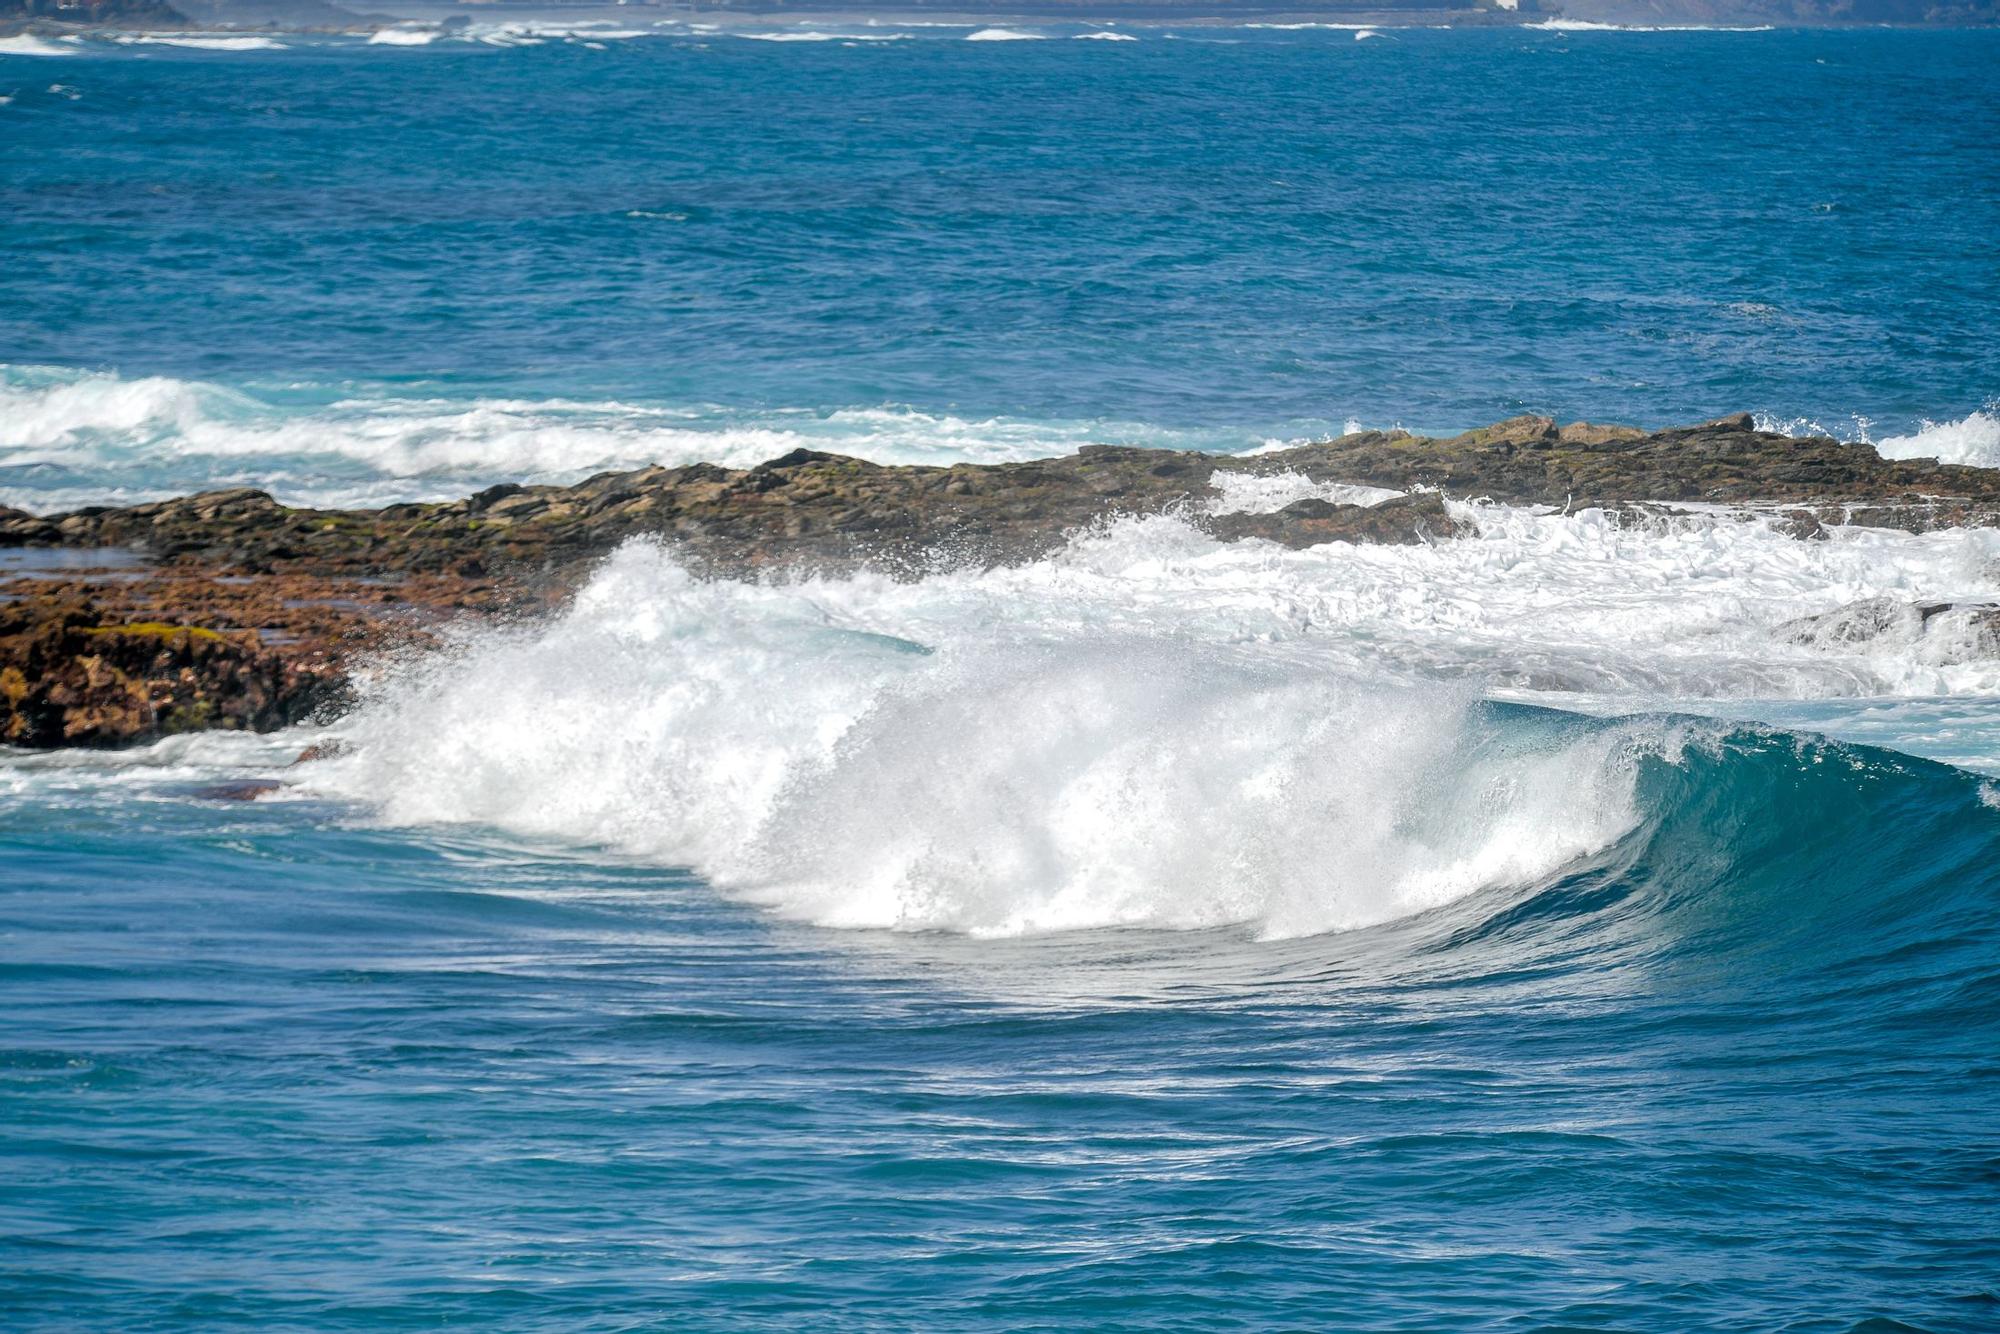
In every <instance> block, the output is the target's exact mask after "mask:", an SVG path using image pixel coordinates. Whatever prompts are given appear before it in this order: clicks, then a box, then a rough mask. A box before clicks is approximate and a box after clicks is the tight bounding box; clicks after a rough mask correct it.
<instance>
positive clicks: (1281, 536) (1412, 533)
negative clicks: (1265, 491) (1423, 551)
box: [1209, 493, 1472, 550]
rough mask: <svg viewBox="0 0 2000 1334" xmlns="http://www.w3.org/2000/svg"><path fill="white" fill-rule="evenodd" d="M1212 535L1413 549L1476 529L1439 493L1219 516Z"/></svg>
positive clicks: (1300, 503) (1298, 545)
mask: <svg viewBox="0 0 2000 1334" xmlns="http://www.w3.org/2000/svg"><path fill="white" fill-rule="evenodd" d="M1209 531H1210V532H1211V533H1213V534H1214V535H1215V536H1217V537H1220V538H1222V539H1223V540H1224V541H1231V542H1233V541H1238V540H1240V539H1242V538H1246V537H1258V538H1263V539H1264V540H1265V541H1267V542H1277V543H1279V544H1280V545H1283V546H1287V547H1291V548H1293V549H1294V550H1298V549H1302V548H1305V547H1315V546H1319V545H1321V544H1322V543H1325V542H1376V543H1382V544H1385V545H1409V544H1412V543H1417V542H1434V541H1442V540H1444V539H1447V538H1453V537H1461V536H1464V535H1466V534H1467V533H1470V532H1471V531H1472V526H1471V525H1470V524H1466V523H1463V522H1461V521H1460V520H1458V519H1455V518H1453V517H1452V516H1451V513H1450V512H1449V511H1448V510H1447V509H1446V508H1445V504H1444V498H1443V497H1442V496H1439V495H1437V494H1435V493H1425V494H1421V495H1414V496H1398V497H1396V498H1395V499H1393V500H1385V501H1383V502H1382V503H1381V504H1379V505H1336V504H1334V503H1332V502H1331V501H1326V500H1317V499H1307V500H1295V501H1293V502H1292V503H1291V504H1289V505H1287V506H1285V507H1284V508H1283V509H1281V510H1278V511H1276V512H1275V513H1271V514H1219V515H1216V516H1215V517H1214V518H1213V519H1211V520H1210V521H1209Z"/></svg>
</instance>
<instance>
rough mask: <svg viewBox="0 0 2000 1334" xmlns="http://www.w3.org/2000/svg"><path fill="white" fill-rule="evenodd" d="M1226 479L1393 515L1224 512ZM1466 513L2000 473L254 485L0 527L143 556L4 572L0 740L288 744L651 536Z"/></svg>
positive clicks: (1425, 469) (1189, 467) (777, 572)
mask: <svg viewBox="0 0 2000 1334" xmlns="http://www.w3.org/2000/svg"><path fill="white" fill-rule="evenodd" d="M1217 473H1239V474H1281V473H1282V474H1293V475H1298V476H1302V477H1304V478H1305V479H1307V480H1308V481H1309V482H1311V483H1316V484H1326V483H1340V484H1363V485H1368V486H1374V487H1383V488H1388V489H1389V490H1392V491H1398V492H1402V493H1404V494H1403V495H1401V496H1399V497H1396V498H1393V499H1390V500H1387V501H1384V502H1383V503H1380V504H1376V505H1372V506H1362V505H1343V504H1337V503H1334V502H1331V501H1326V500H1317V499H1309V500H1300V501H1295V502H1294V503H1292V504H1290V505H1288V506H1286V507H1284V508H1283V509H1280V510H1277V511H1275V512H1273V513H1215V512H1214V511H1215V510H1216V508H1217V507H1218V506H1219V504H1220V502H1221V501H1222V500H1223V499H1224V496H1223V495H1222V493H1221V492H1219V491H1218V490H1217V488H1216V487H1215V486H1214V485H1213V484H1212V480H1211V479H1213V478H1214V477H1215V475H1216V474H1217ZM1479 498H1488V499H1492V500H1498V501H1508V502H1513V503H1517V504H1537V505H1549V506H1557V507H1565V506H1567V507H1583V506H1598V507H1602V508H1605V509H1607V510H1609V511H1611V512H1614V513H1616V514H1619V515H1622V516H1627V517H1629V518H1630V519H1632V520H1635V521H1637V520H1644V521H1649V522H1650V521H1660V520H1668V521H1672V522H1702V521H1706V520H1699V519H1696V518H1693V517H1690V516H1689V514H1688V511H1687V510H1686V508H1685V507H1686V506H1688V505H1691V504H1697V503H1700V504H1707V505H1720V506H1725V507H1729V508H1731V509H1733V510H1735V511H1738V512H1741V513H1746V514H1747V513H1755V514H1759V515H1762V516H1764V517H1766V518H1769V519H1771V520H1773V521H1775V522H1777V523H1778V524H1779V525H1780V526H1781V527H1782V528H1783V530H1784V531H1787V532H1790V533H1792V534H1793V535H1794V536H1797V537H1800V538H1808V539H1809V538H1815V537H1823V536H1824V535H1825V530H1826V526H1827V525H1830V524H1837V523H1862V524H1873V525H1880V526H1889V527H1897V528H1905V529H1909V530H1911V531H1924V530H1926V529H1929V528H1933V527H1939V526H1945V525H1996V524H2000V472H1996V471H1992V470H1987V469H1980V468H1966V467H1953V466H1949V465H1939V464H1938V463H1936V462H1935V461H1934V460H1887V459H1883V458H1880V457H1879V456H1877V455H1876V453H1875V452H1874V451H1873V450H1871V449H1869V448H1867V447H1865V446H1856V445H1845V444H1840V443H1838V442H1836V441H1833V440H1826V439H1811V440H1799V439H1794V438H1792V437H1789V436H1783V435H1776V434H1772V433H1770V432H1765V431H1759V430H1757V429H1756V427H1755V425H1754V423H1753V422H1752V421H1751V420H1750V419H1749V418H1748V417H1732V418H1725V419H1723V420H1721V421H1716V422H1709V423H1706V424H1704V425H1700V426H1693V427H1687V428H1683V429H1679V430H1671V431H1658V432H1652V433H1647V432H1642V431H1637V430H1633V429H1630V428H1626V427H1616V426H1593V425H1589V424H1585V423H1576V424H1572V425H1569V426H1558V425H1557V424H1556V423H1555V422H1553V421H1551V420H1550V419H1548V418H1544V417H1518V418H1514V419H1512V420H1510V421H1505V422H1500V423H1498V424H1496V425H1494V426H1489V427H1485V428H1482V429H1480V430H1477V431H1468V432H1466V433H1464V434H1463V435H1458V436H1453V437H1450V438H1448V439H1428V438H1423V437H1418V436H1413V435H1408V434H1405V433H1402V432H1372V431H1367V432H1360V433H1357V434H1353V435H1348V436H1343V437H1341V438H1340V439H1337V440H1327V441H1321V442H1318V443H1314V444H1307V445H1301V446H1298V447H1296V448H1293V449H1287V450H1282V451H1277V452H1274V453H1268V454H1260V455H1255V456H1249V457H1232V456H1218V455H1208V454H1199V453H1190V452H1173V451H1163V450H1149V449H1136V448H1124V447H1117V446H1094V447H1091V448H1087V449H1084V450H1082V451H1080V452H1079V453H1076V454H1073V455H1070V456H1068V457H1065V458H1056V459H1045V460H1038V461H1034V462H1026V463H1007V464H996V465H975V464H959V465H957V466H954V467H886V466H882V465H878V464H873V463H868V462H864V461H863V460H860V459H853V458H845V457H842V456H840V455H836V454H826V453H820V452H818V451H814V450H805V449H801V450H795V451H793V452H792V453H790V454H787V455H785V456H783V457H782V458H776V459H772V460H771V461H769V462H767V463H763V464H760V465H758V466H757V467H754V468H740V469H739V468H722V467H717V466H715V465H713V464H695V465H692V466H689V467H681V468H659V467H654V468H643V469H639V470H636V471H632V472H616V473H604V474H601V475H599V476H597V477H593V478H590V479H589V480H588V481H584V482H581V483H578V484H577V485H575V486H564V487H558V486H513V485H502V486H495V487H490V488H488V489H487V490H484V491H482V492H480V493H479V494H477V495H474V496H469V497H467V498H465V499H463V500H458V501H451V502H446V503H437V504H406V505H391V506H388V507H387V508H385V509H380V510H346V511H338V510H313V509H299V508H293V507H290V506H286V505H282V504H280V503H278V502H277V501H276V500H274V499H273V498H272V497H271V496H269V495H267V494H265V493H264V492H261V491H255V490H231V491H217V492H209V493H206V494H203V495H196V496H184V497H180V498H178V499H174V500H164V501H156V502H152V503H148V504H142V505H131V506H123V507H116V508H112V507H91V508H86V509H80V510H74V511H71V512H68V513H63V514H50V515H34V514H28V513H25V512H22V511H20V510H4V509H0V547H17V548H18V547H28V548H34V547H63V548H84V549H106V548H117V549H122V550H125V551H127V552H132V553H137V554H138V555H139V556H140V557H142V558H143V560H144V562H145V564H144V565H142V566H141V567H138V568H136V569H133V568H120V569H116V570H110V571H99V572H96V573H90V572H73V573H62V572H60V571H51V570H49V569H41V570H38V571H33V572H30V573H28V574H18V575H15V576H11V577H10V576H7V575H6V574H5V571H4V570H0V607H4V608H5V614H6V618H7V619H6V620H5V622H4V624H5V626H6V627H7V629H6V630H5V632H4V634H0V682H4V683H5V685H4V690H5V709H6V712H5V713H4V715H0V719H4V722H0V727H4V732H3V733H0V739H4V740H6V741H9V742H11V743H13V744H21V745H68V744H118V743H122V742H129V741H138V740H145V739H149V738H151V737H156V736H160V735H164V734H166V733H169V732H173V731H177V730H186V729H188V728H191V727H202V726H226V727H247V728H267V727H277V726H283V725H285V724H286V723H288V722H291V721H294V720H296V719H297V718H299V717H302V716H304V714H305V713H307V712H310V711H311V710H312V709H314V708H321V707H325V706H326V705H327V704H328V702H329V701H331V700H334V699H336V698H337V696H338V689H339V684H340V683H341V682H342V681H344V680H345V679H346V678H347V674H348V673H349V672H351V671H352V670H353V668H354V665H355V664H356V663H358V662H361V661H365V660H366V658H367V657H368V655H370V654H373V653H376V652H379V651H381V650H382V649H384V648H389V647H394V646H397V645H413V644H422V643H424V642H427V640H428V637H429V636H430V634H431V632H432V629H433V628H434V627H435V626H436V625H437V624H438V623H439V622H440V621H442V620H444V619H447V618H449V617H452V616H458V615H465V614H476V615H494V614H503V613H504V614H517V613H523V612H532V611H534V610H535V609H537V608H540V607H543V606H546V605H549V604H550V603H551V602H553V601H556V600H559V599H560V598H562V597H563V596H565V594H566V591H567V590H568V589H569V588H570V587H573V586H574V584H575V581H576V580H577V579H578V578H579V577H580V576H581V574H582V572H583V571H584V570H586V569H587V568H588V567H589V565H590V563H591V562H593V561H594V560H595V559H596V558H598V557H599V556H602V555H603V554H604V553H605V552H607V551H609V550H610V549H611V548H613V547H614V546H616V545H618V544H619V543H620V542H622V541H624V540H626V539H627V538H631V537H635V536H650V537H655V538H658V539H660V540H662V541H665V542H668V543H670V544H672V545H673V546H674V547H675V549H676V551H677V552H678V553H679V554H680V555H681V557H682V559H683V560H685V561H686V562H688V563H689V564H690V566H692V567H693V568H696V569H698V570H703V571H706V572H709V573H712V574H719V575H729V576H756V577H782V576H784V575H786V574H788V573H791V572H805V571H815V570H825V569H845V568H852V567H854V566H857V565H868V566H872V567H875V568H878V569H882V570H885V571H888V572H890V573H892V574H897V575H902V576H910V575H915V574H920V573H923V572H925V571H929V570H934V569H938V568H940V567H947V566H959V565H993V564H1007V563H1018V562H1024V561H1029V560H1033V559H1035V558H1037V557H1039V556H1042V555H1044V554H1047V553H1048V552H1050V551H1052V550H1054V549H1056V548H1058V547H1059V546H1061V545H1062V544H1063V542H1064V541H1065V540H1066V539H1067V538H1068V536H1069V535H1070V534H1071V533H1073V532H1075V531H1076V530H1078V529H1080V528H1083V527H1085V526H1087V525H1090V524H1093V523H1097V522H1100V521H1102V520H1103V519H1105V518H1106V517H1108V516H1113V515H1119V514H1137V515H1144V514H1156V513H1162V512H1173V513H1177V514H1180V515H1183V516H1185V517H1187V518H1188V519H1189V521H1190V522H1194V523H1197V524H1200V525H1202V526H1204V527H1206V528H1207V530H1208V531H1209V532H1210V533H1212V534H1213V535H1214V536H1215V537H1217V538H1218V539H1220V540H1223V541H1246V540H1262V541H1268V542H1274V543H1278V544H1281V545H1284V546H1288V547H1293V548H1301V547H1309V546H1314V545H1318V544H1321V543H1325V542H1335V541H1339V542H1374V543H1413V542H1443V541H1452V540H1458V539H1462V538H1465V537H1467V536H1469V535H1470V525H1469V524H1468V523H1467V522H1466V521H1465V520H1463V519H1461V518H1457V517H1455V516H1454V512H1453V510H1452V508H1451V506H1450V505H1449V504H1448V503H1447V501H1448V500H1469V499H1479ZM1463 512H1464V511H1463V510H1462V509H1461V510H1460V511H1459V513H1463ZM57 575H60V577H56V576H57ZM1898 614H1899V615H1900V614H1901V613H1898ZM1864 619H1865V618H1864ZM1927 623H1928V617H1924V618H1922V619H1920V621H1919V624H1920V626H1921V625H1923V624H1927ZM1952 623H1953V624H1955V623H1956V622H1955V621H1953V622H1952ZM1968 624H1970V622H1968ZM1798 633H1800V634H1803V635H1808V636H1810V635H1813V634H1821V633H1826V634H1838V633H1844V632H1843V631H1839V630H1837V629H1833V628H1822V629H1813V628H1810V627H1802V628H1800V630H1799V631H1798ZM1801 642H1805V641H1803V640H1802V641H1801Z"/></svg>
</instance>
